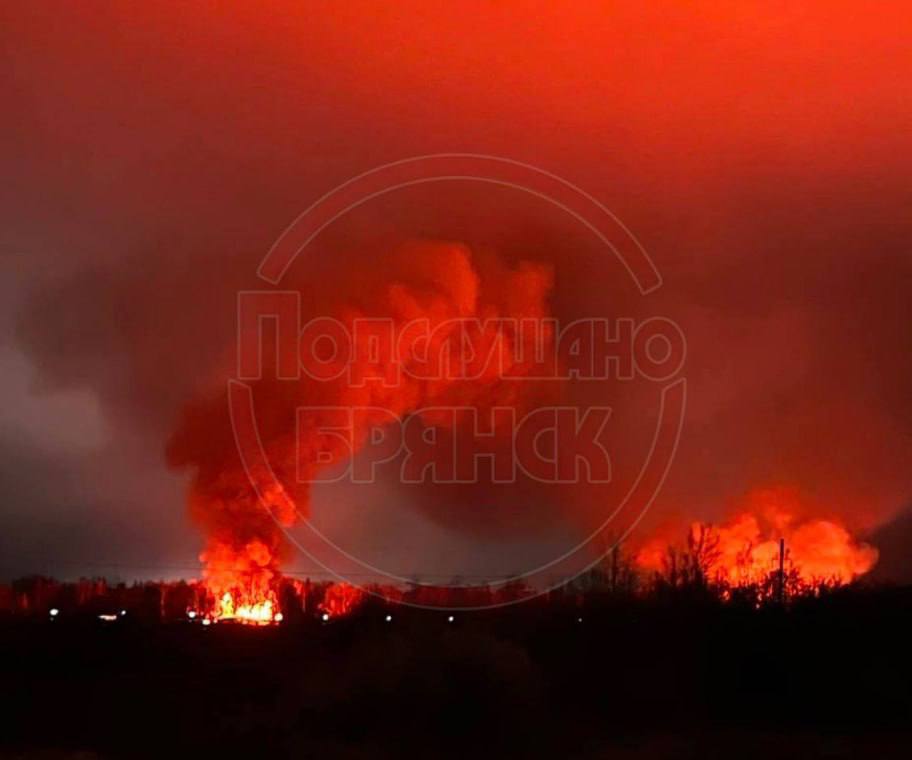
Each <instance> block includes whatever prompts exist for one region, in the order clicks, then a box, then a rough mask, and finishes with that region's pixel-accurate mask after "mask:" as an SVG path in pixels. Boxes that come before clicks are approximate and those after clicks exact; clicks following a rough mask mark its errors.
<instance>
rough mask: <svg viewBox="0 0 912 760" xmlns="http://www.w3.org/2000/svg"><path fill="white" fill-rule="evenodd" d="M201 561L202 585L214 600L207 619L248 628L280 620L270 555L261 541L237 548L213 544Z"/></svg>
mask: <svg viewBox="0 0 912 760" xmlns="http://www.w3.org/2000/svg"><path fill="white" fill-rule="evenodd" d="M202 559H203V561H204V562H205V563H206V567H205V571H204V580H205V586H206V589H207V591H208V592H209V594H210V595H211V597H212V598H213V599H214V600H215V605H214V607H213V609H212V610H211V611H210V612H209V613H208V615H207V616H206V617H207V618H208V619H211V620H213V621H223V620H233V621H237V622H240V623H246V624H250V625H269V624H271V623H278V622H280V621H281V620H282V613H281V612H280V611H279V602H278V597H277V595H276V592H275V589H274V581H275V579H276V578H277V574H276V572H275V571H274V569H273V568H274V564H275V562H274V558H273V554H272V552H271V551H270V550H269V547H267V546H266V545H265V544H264V543H263V542H262V541H257V540H253V541H250V542H248V543H247V544H245V545H244V546H243V547H242V548H241V549H237V548H236V547H234V546H233V545H230V544H226V543H216V542H213V543H212V544H210V547H209V549H208V550H207V551H206V552H204V553H203V556H202Z"/></svg>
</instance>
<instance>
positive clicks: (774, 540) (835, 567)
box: [636, 489, 878, 587]
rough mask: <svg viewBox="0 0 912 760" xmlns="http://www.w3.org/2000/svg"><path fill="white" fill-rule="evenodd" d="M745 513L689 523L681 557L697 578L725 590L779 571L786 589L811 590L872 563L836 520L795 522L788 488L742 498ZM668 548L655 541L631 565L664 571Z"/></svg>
mask: <svg viewBox="0 0 912 760" xmlns="http://www.w3.org/2000/svg"><path fill="white" fill-rule="evenodd" d="M746 506H748V508H749V511H744V512H741V513H740V514H738V515H737V516H736V517H734V518H733V519H731V520H729V521H728V522H726V523H724V524H723V525H720V526H718V527H717V526H712V525H707V524H704V523H694V524H693V525H691V527H690V532H689V534H688V537H687V550H686V552H684V553H683V554H684V555H687V556H688V557H689V558H690V559H691V561H692V563H695V564H696V565H697V566H698V567H699V569H700V571H701V573H702V574H703V575H704V576H705V577H706V578H707V579H708V580H711V581H713V582H716V583H718V584H720V585H724V586H729V587H747V586H760V585H763V584H764V583H767V582H768V581H769V579H770V577H771V575H772V574H775V573H778V571H779V566H780V539H781V540H782V542H783V544H782V548H783V549H784V554H782V557H781V561H782V569H783V573H784V574H785V576H786V577H787V578H788V579H790V582H791V584H792V585H798V586H802V587H812V586H819V585H829V586H837V585H842V584H845V583H850V582H851V581H853V580H854V579H855V578H857V577H859V576H861V575H864V574H865V573H867V572H868V571H869V570H871V568H873V567H874V565H875V564H876V563H877V557H878V552H877V549H876V548H874V547H873V546H871V545H870V544H866V543H864V542H861V541H858V540H856V539H855V538H854V537H853V536H852V534H851V533H850V532H849V531H848V529H847V528H846V527H845V526H844V525H843V524H842V523H840V522H839V521H838V520H836V519H832V518H828V519H824V518H820V517H813V518H810V517H803V518H802V517H799V516H798V515H799V514H800V513H801V512H802V511H803V505H802V504H801V502H800V500H799V499H798V497H797V495H796V493H795V492H793V491H791V490H788V489H771V490H760V491H755V492H753V493H751V494H750V495H749V496H748V499H747V505H746ZM675 551H676V550H675V549H674V547H669V544H668V542H667V541H665V540H656V541H653V542H651V543H649V544H648V545H646V546H645V547H643V549H642V550H641V551H640V552H639V553H638V554H637V557H636V560H637V564H639V565H640V566H641V567H643V568H646V569H649V570H654V571H657V572H667V571H668V569H669V568H668V565H669V562H670V561H673V558H674V556H675Z"/></svg>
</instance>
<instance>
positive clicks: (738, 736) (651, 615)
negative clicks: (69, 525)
mask: <svg viewBox="0 0 912 760" xmlns="http://www.w3.org/2000/svg"><path fill="white" fill-rule="evenodd" d="M387 614H392V616H393V620H392V621H391V622H387V621H386V620H385V616H386V615H387ZM579 618H582V621H581V622H580V620H579ZM910 632H912V593H910V591H909V590H907V589H894V590H879V591H860V590H846V591H843V592H838V593H834V594H833V595H831V596H829V597H827V598H825V599H815V600H806V601H804V602H799V603H796V604H795V605H794V606H793V607H792V608H791V609H789V610H782V609H775V608H774V609H767V610H763V611H759V612H757V611H752V610H749V609H742V608H738V607H735V606H731V605H729V606H723V605H720V604H718V603H716V602H712V601H707V600H703V601H695V600H693V599H670V600H663V601H661V602H660V601H655V600H653V601H650V602H642V601H641V602H636V601H626V602H624V603H618V602H611V601H610V600H603V601H602V602H601V603H596V602H591V603H589V604H588V605H586V606H584V607H579V606H576V605H571V604H551V605H548V606H542V605H535V604H530V605H519V606H518V607H516V608H511V609H507V610H501V611H496V612H493V613H491V612H485V613H481V612H479V613H456V615H455V620H454V621H453V622H452V623H451V622H449V621H447V619H446V615H445V614H444V613H440V612H424V611H417V610H407V609H403V608H392V609H389V610H387V609H386V608H381V607H372V606H368V607H366V608H364V609H363V610H362V611H361V612H360V613H359V614H357V615H355V616H352V617H351V618H348V619H344V620H339V621H335V622H330V623H328V624H320V623H318V622H316V621H303V622H301V623H299V624H297V625H285V626H281V627H276V628H272V629H253V628H241V627H235V626H230V625H218V626H210V627H209V628H204V627H202V626H200V625H191V624H177V623H174V624H168V625H157V626H152V625H143V624H140V623H138V622H132V623H131V622H130V620H129V618H126V619H124V620H123V621H118V622H116V623H101V622H99V621H95V620H83V621H79V620H70V621H67V620H63V619H60V620H58V621H56V622H54V623H49V622H47V621H43V620H42V621H25V620H7V621H6V622H5V623H3V624H2V627H0V647H2V652H3V658H4V659H3V677H2V683H3V693H4V702H5V704H4V706H3V711H2V721H3V725H2V733H0V736H2V745H0V746H2V749H0V756H3V757H27V758H36V757H48V758H56V757H77V756H78V757H84V758H92V757H156V758H158V757H193V756H198V757H212V756H216V757H217V756H222V757H234V756H244V757H250V758H254V757H256V758H258V757H276V758H281V757H320V758H336V757H340V758H342V757H344V758H349V757H350V758H361V757H365V758H366V757H403V756H406V755H412V754H414V753H417V752H420V753H422V754H424V755H428V756H431V757H438V756H453V757H495V756H497V757H500V756H524V757H528V756H554V757H593V758H594V757H617V758H664V757H700V758H708V757H731V758H752V757H764V758H769V757H776V758H781V757H795V758H809V757H827V758H842V757H871V758H893V757H896V758H900V757H902V758H906V757H909V756H910V750H912V725H910V718H912V649H910Z"/></svg>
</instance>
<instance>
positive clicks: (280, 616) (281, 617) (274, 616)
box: [272, 612, 285, 623]
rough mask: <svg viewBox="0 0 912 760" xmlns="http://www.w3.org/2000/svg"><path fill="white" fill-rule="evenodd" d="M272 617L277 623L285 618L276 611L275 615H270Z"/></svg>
mask: <svg viewBox="0 0 912 760" xmlns="http://www.w3.org/2000/svg"><path fill="white" fill-rule="evenodd" d="M272 619H273V620H275V621H276V622H277V623H281V622H282V621H283V620H284V619H285V616H284V615H283V614H282V613H281V612H277V613H276V614H275V615H273V616H272Z"/></svg>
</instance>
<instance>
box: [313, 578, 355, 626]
mask: <svg viewBox="0 0 912 760" xmlns="http://www.w3.org/2000/svg"><path fill="white" fill-rule="evenodd" d="M362 601H364V592H363V591H361V589H358V588H355V587H354V586H351V585H349V584H348V583H334V584H332V585H331V586H327V588H326V592H325V594H324V596H323V601H322V602H320V604H319V605H318V607H319V609H320V611H321V612H322V613H323V614H324V615H328V616H329V617H331V618H337V617H343V616H344V615H348V614H349V613H351V612H353V611H354V610H355V609H356V608H357V607H358V605H360V604H361V602H362Z"/></svg>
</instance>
